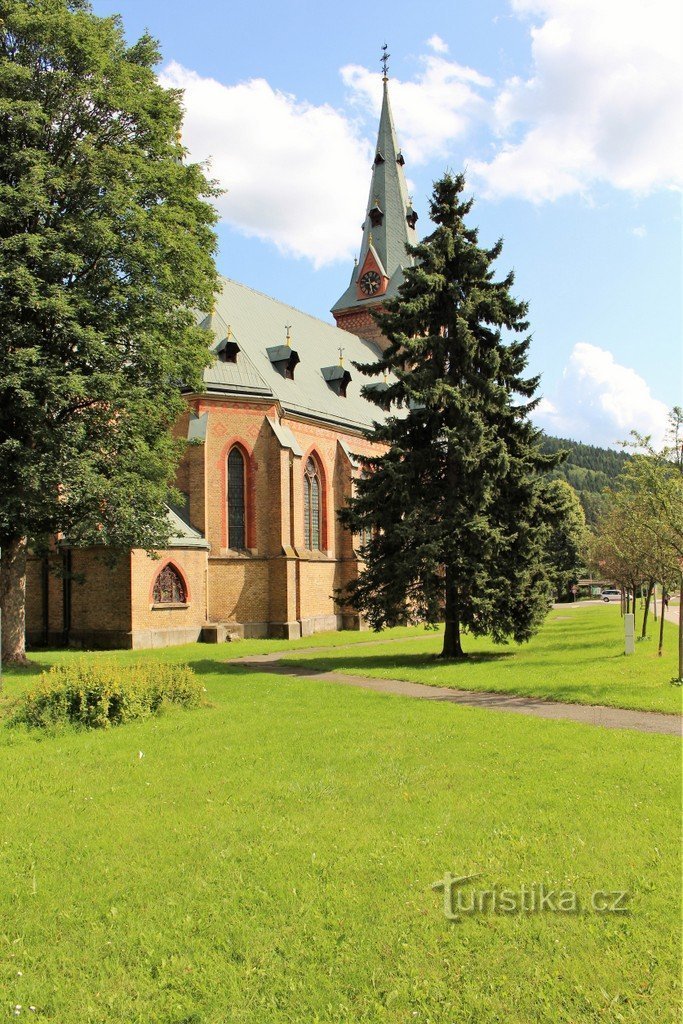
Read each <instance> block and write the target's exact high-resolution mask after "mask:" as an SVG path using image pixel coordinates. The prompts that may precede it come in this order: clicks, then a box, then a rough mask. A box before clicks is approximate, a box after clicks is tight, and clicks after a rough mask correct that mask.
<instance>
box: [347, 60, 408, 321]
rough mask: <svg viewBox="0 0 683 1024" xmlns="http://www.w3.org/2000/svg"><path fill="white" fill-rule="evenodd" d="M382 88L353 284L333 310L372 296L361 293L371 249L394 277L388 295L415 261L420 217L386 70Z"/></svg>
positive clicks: (364, 301)
mask: <svg viewBox="0 0 683 1024" xmlns="http://www.w3.org/2000/svg"><path fill="white" fill-rule="evenodd" d="M382 90H383V95H382V112H381V114H380V119H379V131H378V133H377V146H376V147H375V156H374V160H373V165H372V178H371V180H370V192H369V194H368V203H367V206H366V211H365V220H364V222H363V237H362V240H361V247H360V255H359V258H358V265H357V266H356V267H355V268H354V271H353V273H352V275H351V281H350V283H349V286H348V288H347V289H346V291H345V292H344V294H343V295H342V296H341V297H340V298H339V300H338V301H337V302H335V304H334V306H333V307H332V312H335V310H342V309H349V308H352V307H354V306H357V307H362V306H364V305H366V304H367V302H368V297H366V296H361V297H359V295H358V280H359V278H360V277H361V275H362V274H363V272H364V269H365V268H366V261H367V257H368V253H370V254H371V256H372V257H373V259H375V260H376V261H377V263H378V268H379V270H380V272H381V273H382V274H383V275H384V276H386V277H387V278H388V279H389V284H388V286H387V289H386V291H385V292H383V294H385V295H387V296H388V295H391V294H395V293H396V291H397V289H398V288H399V286H400V284H401V281H402V280H403V268H404V267H406V266H409V265H412V262H413V261H412V258H411V257H410V256H408V254H407V252H406V245H407V244H410V245H415V244H416V243H417V240H418V239H417V232H416V230H415V221H416V220H417V216H416V214H415V212H414V210H413V208H412V203H411V201H410V199H409V197H408V188H407V186H406V179H405V174H404V171H403V166H404V164H405V160H404V158H403V155H402V153H401V150H400V149H399V146H398V141H397V139H396V129H395V127H394V119H393V116H392V113H391V104H390V102H389V82H388V78H387V76H386V74H385V75H384V76H383V78H382ZM370 298H374V301H375V303H376V302H377V300H378V298H381V295H380V296H377V295H375V296H371V297H370Z"/></svg>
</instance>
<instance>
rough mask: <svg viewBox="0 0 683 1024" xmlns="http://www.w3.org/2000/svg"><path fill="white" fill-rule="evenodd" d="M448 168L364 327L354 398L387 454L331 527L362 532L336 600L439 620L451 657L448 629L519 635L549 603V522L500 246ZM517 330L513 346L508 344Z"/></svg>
mask: <svg viewBox="0 0 683 1024" xmlns="http://www.w3.org/2000/svg"><path fill="white" fill-rule="evenodd" d="M464 186H465V180H464V177H463V176H462V175H458V176H457V177H453V176H451V175H450V174H447V175H446V176H445V177H444V178H442V179H441V180H440V181H438V182H437V183H436V184H435V186H434V192H433V196H432V200H431V209H430V215H431V219H432V221H433V222H434V223H435V224H436V230H435V231H434V232H433V233H432V234H431V235H430V236H429V237H428V238H426V239H425V240H424V241H423V242H421V243H420V244H419V245H416V246H414V247H411V249H410V254H411V255H413V256H414V257H415V265H414V266H412V267H409V268H407V269H406V271H405V280H404V283H403V285H402V286H401V288H400V292H399V295H398V296H397V297H396V298H394V299H390V300H387V301H386V303H385V310H386V311H385V312H384V313H381V314H378V322H379V323H380V326H381V328H382V331H383V333H384V335H385V336H386V338H387V339H388V341H389V347H388V348H387V349H386V351H385V352H384V353H383V355H382V357H381V358H380V359H379V361H378V362H376V363H373V364H365V365H359V366H358V367H357V368H358V369H359V370H360V371H361V372H363V373H365V374H368V375H369V374H377V373H378V372H382V371H386V374H387V381H386V384H385V385H380V386H379V387H378V386H377V385H365V387H364V389H363V393H364V394H365V395H366V397H368V398H370V399H371V400H372V401H374V402H375V403H376V404H377V405H378V406H380V407H381V408H382V409H384V410H385V411H386V412H387V417H386V419H385V421H384V422H383V423H376V424H375V425H374V427H373V429H372V431H371V432H370V433H369V435H368V436H369V437H370V439H371V440H372V441H374V442H376V443H377V444H379V445H383V446H386V449H387V450H386V453H385V454H382V455H378V456H375V457H372V458H368V459H365V460H363V461H364V472H363V473H362V475H361V477H360V479H359V480H358V481H357V488H356V494H355V496H354V497H353V498H352V499H351V500H350V502H349V504H348V506H347V507H346V508H345V509H343V510H342V511H341V513H340V518H341V521H342V523H343V524H344V525H345V526H346V527H347V528H348V529H350V530H352V531H353V532H354V533H357V534H363V535H364V536H365V537H367V538H369V539H368V540H367V542H366V543H365V544H364V546H363V548H362V549H361V550H362V555H363V557H364V560H365V568H364V571H363V572H362V573H361V575H360V576H359V578H358V579H357V580H356V581H354V582H352V583H351V584H350V585H349V587H348V588H347V589H346V591H345V594H344V596H345V599H346V600H347V601H348V603H349V604H350V605H351V606H352V607H354V608H356V609H357V610H359V611H360V612H361V613H363V614H364V615H365V616H366V617H367V618H368V620H369V622H370V624H371V625H372V626H373V628H376V629H380V628H382V627H383V626H391V625H395V624H399V623H402V622H408V621H412V622H419V621H423V622H431V623H434V622H437V621H439V620H441V619H445V635H444V644H443V651H442V656H443V657H447V658H448V657H461V656H463V648H462V642H461V633H462V630H463V628H464V629H466V630H468V631H469V632H471V633H473V634H476V635H480V634H490V635H492V636H493V638H494V640H496V641H497V642H505V641H506V640H507V639H508V638H510V637H511V638H513V639H514V640H516V641H523V640H526V639H528V638H529V637H530V636H531V635H532V634H533V633H534V632H535V631H536V630H537V629H538V627H539V625H540V623H541V622H542V620H543V618H544V616H545V613H546V611H547V608H548V605H549V599H550V598H551V595H552V582H551V577H552V569H551V565H550V559H549V556H548V540H549V536H550V532H551V530H552V527H553V515H552V510H551V509H550V508H549V505H548V502H547V497H546V493H545V490H544V488H543V486H542V484H543V471H544V470H545V469H547V468H550V467H552V466H553V465H555V464H556V463H557V461H558V458H559V457H558V456H557V455H544V454H543V453H542V452H541V450H540V444H539V442H540V433H539V432H538V431H537V430H536V429H535V428H534V427H533V426H532V424H531V422H530V421H529V418H528V417H529V413H530V412H531V410H532V409H533V408H534V406H535V405H536V402H537V401H538V399H535V398H534V393H535V392H536V389H537V386H538V378H537V377H525V376H524V371H525V367H526V364H527V351H528V347H529V338H528V337H526V336H525V335H526V332H527V331H528V327H529V324H528V321H527V305H526V303H524V302H520V301H518V300H516V299H515V298H513V296H512V294H511V287H512V284H513V274H512V273H510V274H508V275H507V277H505V278H504V279H503V280H496V279H495V276H494V269H493V265H494V263H495V262H496V260H497V259H498V257H499V256H500V254H501V250H502V241H498V242H497V243H496V244H495V245H494V246H493V247H492V248H490V249H486V248H482V247H480V246H479V245H478V244H477V237H478V236H477V231H476V230H475V229H473V228H471V227H467V226H466V225H465V222H464V219H465V217H466V216H467V215H468V214H469V212H470V210H471V207H472V200H471V199H470V200H465V199H464V198H463V190H464ZM520 336H523V337H520Z"/></svg>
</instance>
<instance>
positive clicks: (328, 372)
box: [321, 365, 351, 398]
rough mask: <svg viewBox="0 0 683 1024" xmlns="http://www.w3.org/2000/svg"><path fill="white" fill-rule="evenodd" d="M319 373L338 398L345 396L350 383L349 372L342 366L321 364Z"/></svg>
mask: <svg viewBox="0 0 683 1024" xmlns="http://www.w3.org/2000/svg"><path fill="white" fill-rule="evenodd" d="M321 373H322V375H323V377H324V379H325V380H326V381H327V386H328V387H329V388H331V390H332V391H334V393H335V394H336V395H339V397H340V398H346V389H347V387H348V386H349V384H350V383H351V374H350V373H349V371H348V370H345V369H344V367H343V366H341V365H340V366H323V368H322V370H321Z"/></svg>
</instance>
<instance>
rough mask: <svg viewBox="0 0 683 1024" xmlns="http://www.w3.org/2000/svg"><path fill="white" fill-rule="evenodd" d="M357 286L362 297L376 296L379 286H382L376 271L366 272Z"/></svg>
mask: <svg viewBox="0 0 683 1024" xmlns="http://www.w3.org/2000/svg"><path fill="white" fill-rule="evenodd" d="M359 284H360V289H361V291H362V292H363V294H364V295H376V294H377V292H378V291H379V288H380V285H381V284H382V278H381V277H380V276H379V274H378V273H377V271H376V270H366V272H365V273H364V274H363V276H362V277H361V279H360V281H359Z"/></svg>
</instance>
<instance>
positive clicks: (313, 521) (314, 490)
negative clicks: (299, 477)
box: [304, 458, 322, 550]
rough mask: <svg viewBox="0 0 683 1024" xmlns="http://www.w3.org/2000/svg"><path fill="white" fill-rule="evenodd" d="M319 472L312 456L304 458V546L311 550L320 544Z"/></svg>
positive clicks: (317, 547)
mask: <svg viewBox="0 0 683 1024" xmlns="http://www.w3.org/2000/svg"><path fill="white" fill-rule="evenodd" d="M321 496H322V495H321V487H320V472H319V471H318V467H317V465H316V463H315V460H314V459H313V458H309V459H307V460H306V468H305V471H304V547H306V548H309V549H311V550H317V549H319V548H320V547H321V546H322V545H321V530H320V522H321V511H320V506H321Z"/></svg>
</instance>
